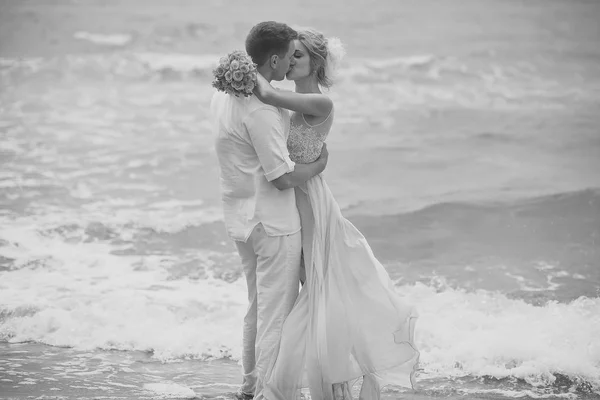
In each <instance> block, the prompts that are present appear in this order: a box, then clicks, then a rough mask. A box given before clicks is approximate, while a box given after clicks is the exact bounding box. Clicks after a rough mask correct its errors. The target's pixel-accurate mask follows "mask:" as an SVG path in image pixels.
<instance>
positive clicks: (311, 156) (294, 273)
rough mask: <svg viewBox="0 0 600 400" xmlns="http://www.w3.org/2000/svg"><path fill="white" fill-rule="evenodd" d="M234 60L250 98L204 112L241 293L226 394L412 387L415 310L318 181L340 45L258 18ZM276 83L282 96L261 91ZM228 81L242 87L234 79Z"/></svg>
mask: <svg viewBox="0 0 600 400" xmlns="http://www.w3.org/2000/svg"><path fill="white" fill-rule="evenodd" d="M246 53H247V56H249V57H250V58H251V62H252V63H253V66H252V68H254V69H255V71H256V72H255V73H254V72H251V73H252V74H253V75H251V77H252V82H251V83H250V82H248V85H249V87H250V88H251V89H250V90H251V91H252V93H250V94H247V95H244V96H236V95H232V94H231V93H227V92H222V91H217V92H216V93H215V94H214V96H213V98H212V101H211V115H212V117H213V119H214V130H215V136H216V138H215V143H216V153H217V158H218V162H219V167H220V174H221V179H220V182H221V191H222V203H223V209H224V218H225V227H226V229H227V234H228V236H229V237H230V238H231V239H232V240H233V241H234V243H235V246H236V247H237V251H238V253H239V256H240V259H241V263H242V266H243V270H244V274H245V277H246V282H247V286H248V302H249V305H248V311H247V313H246V316H245V318H244V324H243V326H244V328H243V353H242V368H243V383H242V386H241V388H240V391H239V392H238V393H237V395H236V397H238V398H240V399H251V398H254V399H255V400H263V399H267V400H295V399H296V398H298V396H299V395H300V389H302V388H309V389H310V395H311V397H312V399H313V400H333V399H336V400H337V399H351V398H352V393H351V388H352V385H353V384H354V383H357V382H358V381H362V383H361V388H360V394H359V398H360V399H379V398H380V393H381V388H382V387H383V386H384V385H388V384H394V385H399V386H404V387H409V388H412V387H414V372H415V370H416V367H417V364H418V360H419V352H418V350H417V348H416V346H415V343H414V329H415V322H416V318H417V312H416V310H415V308H414V307H413V306H411V305H409V304H407V303H406V302H405V301H404V300H403V298H402V297H401V296H400V295H399V294H398V293H397V292H396V290H395V288H394V283H393V282H392V281H391V279H390V277H389V275H388V274H387V272H386V270H385V268H384V267H383V266H382V265H381V263H380V262H379V261H378V260H377V259H376V258H375V256H374V255H373V252H372V251H371V248H370V247H369V244H368V243H367V241H366V240H365V238H364V236H363V235H362V234H361V233H360V232H359V231H358V230H357V229H356V228H355V227H354V225H352V223H350V221H348V220H347V219H345V218H344V217H343V216H342V213H341V211H340V207H339V205H338V204H337V202H336V201H335V199H334V197H333V195H332V193H331V191H330V190H329V187H328V186H327V183H326V182H325V179H324V177H323V175H322V172H323V171H324V170H325V167H326V166H327V161H328V151H327V146H326V145H325V139H326V138H327V135H328V134H329V131H330V130H331V128H332V126H333V121H334V116H335V106H334V103H333V101H332V100H331V98H330V97H328V96H327V95H325V94H323V93H322V91H321V89H322V88H329V87H330V86H331V85H332V84H333V78H334V72H335V70H336V68H337V66H338V65H339V61H340V60H341V58H342V57H343V46H342V45H341V42H340V41H339V39H336V38H330V39H328V38H326V37H325V36H324V35H323V34H321V33H319V32H316V31H314V30H300V31H295V30H294V29H292V28H291V27H289V26H288V25H286V24H283V23H279V22H274V21H267V22H261V23H259V24H257V25H255V26H254V27H253V28H252V29H251V30H250V32H249V33H248V36H247V38H246ZM225 61H226V63H225V64H226V65H224V67H225V68H227V67H230V64H229V62H228V61H227V60H225ZM231 64H233V62H231ZM238 65H239V64H238V63H237V61H236V62H235V67H233V66H231V67H233V68H232V69H235V68H238ZM244 71H245V72H247V71H248V68H247V67H245V69H244ZM222 72H223V70H222V71H221V74H222ZM234 72H235V71H234ZM231 76H232V75H231V73H229V75H228V79H229V80H231ZM238 78H239V79H238ZM284 78H287V79H289V80H293V81H294V82H295V86H296V89H295V91H294V92H290V91H285V90H277V89H275V88H273V87H272V86H271V84H270V82H271V81H273V80H275V81H281V80H283V79H284ZM236 80H239V81H240V82H242V83H244V82H246V79H245V78H244V80H242V73H241V72H240V73H237V75H236ZM236 83H237V82H236ZM242 83H240V84H239V85H238V86H239V87H242V86H243V85H242ZM300 285H301V289H300V290H299V288H300Z"/></svg>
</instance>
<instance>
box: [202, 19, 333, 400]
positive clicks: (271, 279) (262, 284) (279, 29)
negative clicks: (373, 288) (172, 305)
mask: <svg viewBox="0 0 600 400" xmlns="http://www.w3.org/2000/svg"><path fill="white" fill-rule="evenodd" d="M297 36H298V35H297V33H296V31H294V30H293V29H292V28H290V27H289V26H287V25H286V24H282V23H278V22H273V21H267V22H261V23H259V24H257V25H256V26H254V27H253V28H252V29H251V30H250V33H248V36H247V37H246V52H247V53H248V54H249V55H250V56H251V57H252V60H253V61H254V62H255V63H256V64H257V66H258V67H257V69H258V72H259V73H260V74H261V75H262V76H264V77H265V78H266V79H267V80H268V81H271V80H276V81H281V80H283V78H284V77H285V75H286V73H287V72H288V71H289V70H290V68H291V67H293V65H294V58H293V55H294V51H295V48H294V39H296V38H297ZM211 114H212V115H213V118H214V119H215V134H216V136H217V138H216V152H217V157H218V160H219V166H220V170H221V191H222V201H223V209H224V216H225V227H226V229H227V234H228V235H229V237H230V238H231V239H233V240H234V242H235V245H236V247H237V251H238V253H239V255H240V258H241V262H242V266H243V269H244V274H245V276H246V282H247V286H248V302H249V306H248V311H247V313H246V316H245V318H244V332H243V353H242V366H243V383H242V387H241V389H240V392H239V393H238V395H237V396H238V398H244V399H249V398H252V397H254V396H255V397H256V400H262V398H263V385H264V379H265V377H266V373H267V372H268V371H267V370H268V368H269V367H270V365H271V363H272V362H273V361H274V357H276V356H277V349H278V347H279V340H280V336H281V329H282V326H283V321H284V320H285V318H286V317H287V315H288V314H289V313H290V311H291V309H292V306H293V305H294V302H295V301H296V297H297V295H298V286H299V273H300V258H301V250H302V243H301V237H300V216H299V214H298V210H297V209H296V200H295V195H294V189H293V188H294V187H296V186H298V185H301V184H303V183H304V182H306V181H307V180H309V179H310V178H312V177H313V176H315V175H318V174H320V173H321V172H323V170H324V169H325V166H326V165H327V158H328V153H327V149H326V147H325V146H323V151H322V153H321V157H320V158H319V159H318V160H317V161H315V162H314V163H312V164H295V163H294V162H292V161H291V160H290V157H289V153H288V150H287V146H286V141H287V137H288V133H289V125H290V117H289V114H288V111H287V110H284V109H280V108H277V107H273V106H270V105H267V104H264V103H262V102H261V101H260V100H259V99H258V98H257V97H256V96H251V97H248V98H237V97H235V96H231V95H228V94H225V93H222V92H217V93H215V94H214V96H213V99H212V102H211Z"/></svg>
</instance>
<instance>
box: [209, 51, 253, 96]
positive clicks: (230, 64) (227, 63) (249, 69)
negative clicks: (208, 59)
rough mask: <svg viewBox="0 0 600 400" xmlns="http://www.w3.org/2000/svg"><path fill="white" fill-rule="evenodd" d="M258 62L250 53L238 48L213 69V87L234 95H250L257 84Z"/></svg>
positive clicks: (222, 58)
mask: <svg viewBox="0 0 600 400" xmlns="http://www.w3.org/2000/svg"><path fill="white" fill-rule="evenodd" d="M256 74H257V72H256V64H254V63H253V62H252V59H251V58H250V56H249V55H248V54H246V53H245V52H243V51H240V50H236V51H234V52H232V53H229V54H228V55H227V56H225V57H221V59H220V60H219V66H218V67H217V68H215V69H214V70H213V75H214V77H215V79H214V80H213V83H212V85H213V87H214V88H216V89H217V90H219V91H221V92H225V93H228V94H232V95H234V96H237V97H240V96H250V95H252V90H254V87H255V86H256Z"/></svg>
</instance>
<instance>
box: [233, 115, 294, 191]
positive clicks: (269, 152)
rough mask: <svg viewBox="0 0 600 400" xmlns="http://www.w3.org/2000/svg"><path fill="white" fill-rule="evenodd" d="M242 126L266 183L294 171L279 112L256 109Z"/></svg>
mask: <svg viewBox="0 0 600 400" xmlns="http://www.w3.org/2000/svg"><path fill="white" fill-rule="evenodd" d="M244 125H245V127H246V129H247V131H248V135H249V136H250V140H252V145H253V146H254V150H256V154H257V155H258V159H259V161H260V164H261V166H262V168H263V170H264V171H265V178H267V181H269V182H271V181H273V180H275V179H277V178H279V177H280V176H282V175H284V174H287V173H288V172H292V171H293V170H294V167H295V165H296V164H295V163H294V162H293V161H292V160H290V154H289V152H288V149H287V145H286V137H285V131H284V126H283V119H282V118H281V114H280V113H279V111H277V110H276V109H274V108H267V107H261V108H258V109H256V110H254V111H253V112H252V113H251V114H249V115H248V116H247V117H246V119H245V120H244Z"/></svg>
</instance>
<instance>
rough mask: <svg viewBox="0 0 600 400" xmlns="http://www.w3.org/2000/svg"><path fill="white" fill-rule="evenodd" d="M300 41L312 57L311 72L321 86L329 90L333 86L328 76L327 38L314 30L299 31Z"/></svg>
mask: <svg viewBox="0 0 600 400" xmlns="http://www.w3.org/2000/svg"><path fill="white" fill-rule="evenodd" d="M298 40H299V41H300V43H302V44H303V45H304V47H306V50H307V51H308V55H309V56H310V70H311V73H314V74H315V76H316V78H317V82H319V85H321V86H323V87H325V88H329V87H331V85H333V80H332V79H331V77H329V76H327V71H326V70H327V56H328V55H329V54H328V51H327V38H326V37H325V36H324V35H323V34H322V33H321V32H318V31H316V30H314V29H302V30H300V31H298Z"/></svg>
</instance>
